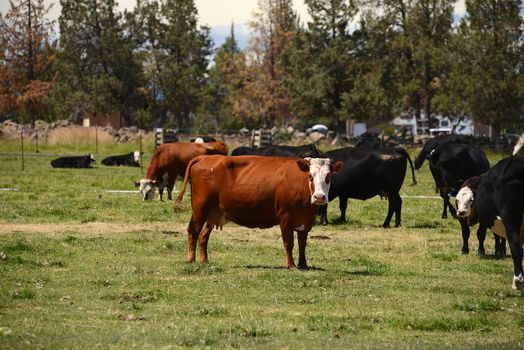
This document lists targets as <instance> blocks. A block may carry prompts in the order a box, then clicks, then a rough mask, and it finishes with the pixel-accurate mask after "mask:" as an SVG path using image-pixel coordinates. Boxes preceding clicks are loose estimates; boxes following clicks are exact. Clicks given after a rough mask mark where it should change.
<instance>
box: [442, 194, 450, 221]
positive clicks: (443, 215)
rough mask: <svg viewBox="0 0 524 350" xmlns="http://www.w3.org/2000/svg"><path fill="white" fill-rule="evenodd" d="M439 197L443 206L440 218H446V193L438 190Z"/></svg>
mask: <svg viewBox="0 0 524 350" xmlns="http://www.w3.org/2000/svg"><path fill="white" fill-rule="evenodd" d="M440 197H442V203H443V204H444V207H443V208H442V214H441V217H442V219H447V218H448V202H447V201H446V198H447V194H445V193H444V192H443V191H440Z"/></svg>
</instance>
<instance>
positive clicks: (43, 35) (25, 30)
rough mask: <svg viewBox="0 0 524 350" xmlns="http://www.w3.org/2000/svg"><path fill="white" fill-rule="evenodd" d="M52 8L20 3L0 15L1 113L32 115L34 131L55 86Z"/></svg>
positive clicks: (30, 0) (18, 116) (31, 1)
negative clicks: (37, 119) (48, 16)
mask: <svg viewBox="0 0 524 350" xmlns="http://www.w3.org/2000/svg"><path fill="white" fill-rule="evenodd" d="M49 9H50V7H46V6H44V2H43V0H36V1H35V0H20V1H13V2H10V8H9V10H8V12H7V13H6V14H5V16H1V15H0V32H1V33H2V35H1V36H0V114H8V115H12V116H13V117H15V119H18V120H19V121H22V120H23V117H24V116H29V120H30V122H31V126H32V127H33V128H34V124H35V120H36V118H37V116H40V117H45V115H44V112H45V111H46V110H47V109H48V107H49V102H48V97H49V92H50V90H51V89H52V87H53V84H54V76H53V70H52V62H53V59H54V49H53V47H52V45H51V43H50V35H51V34H52V26H53V23H52V21H49V20H48V19H47V18H46V16H47V14H48V12H49Z"/></svg>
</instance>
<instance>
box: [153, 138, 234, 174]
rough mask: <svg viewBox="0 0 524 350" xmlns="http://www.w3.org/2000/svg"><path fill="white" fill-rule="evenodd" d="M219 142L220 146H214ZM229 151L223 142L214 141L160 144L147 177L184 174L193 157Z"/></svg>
mask: <svg viewBox="0 0 524 350" xmlns="http://www.w3.org/2000/svg"><path fill="white" fill-rule="evenodd" d="M214 144H217V145H219V146H220V147H218V148H214V147H213V145H214ZM224 150H225V152H226V153H227V146H225V144H224V143H223V142H212V143H207V144H201V143H194V142H174V143H164V144H162V145H160V146H159V147H158V148H157V149H156V150H155V152H154V153H153V157H152V158H151V163H150V164H149V168H148V170H147V175H146V178H147V179H154V178H158V177H161V176H162V175H163V174H165V173H166V172H171V173H176V174H180V175H183V174H184V172H185V170H186V167H187V165H188V163H189V161H190V160H191V159H193V158H194V157H196V156H199V155H204V154H212V153H221V152H224Z"/></svg>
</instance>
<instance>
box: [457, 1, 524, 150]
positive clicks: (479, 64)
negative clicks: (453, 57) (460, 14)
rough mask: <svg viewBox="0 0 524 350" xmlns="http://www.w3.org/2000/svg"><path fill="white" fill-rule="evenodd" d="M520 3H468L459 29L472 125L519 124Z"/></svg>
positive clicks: (522, 98)
mask: <svg viewBox="0 0 524 350" xmlns="http://www.w3.org/2000/svg"><path fill="white" fill-rule="evenodd" d="M521 6H522V1H519V0H494V1H479V0H468V1H466V10H467V14H466V16H465V18H464V19H463V21H462V23H461V26H460V34H461V44H462V45H463V47H464V51H463V54H464V55H465V56H464V59H463V62H464V64H465V65H464V66H463V69H464V70H465V71H466V72H467V73H468V74H467V76H466V79H465V89H466V94H467V100H468V105H469V109H470V111H471V113H472V116H473V118H474V119H475V120H476V121H480V122H484V123H486V124H489V125H492V126H493V137H494V139H495V140H498V137H499V134H500V131H501V129H502V128H504V127H505V128H510V129H513V128H516V127H518V126H519V125H520V126H521V125H523V118H522V106H523V105H524V88H523V85H522V80H521V79H522V74H523V73H522V62H523V61H522V57H523V51H522V46H523V45H522V44H523V42H522V40H523V39H522V34H523V33H522V24H523V22H522V17H521V16H520V9H521Z"/></svg>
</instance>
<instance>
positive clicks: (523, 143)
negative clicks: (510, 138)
mask: <svg viewBox="0 0 524 350" xmlns="http://www.w3.org/2000/svg"><path fill="white" fill-rule="evenodd" d="M522 146H524V134H522V135H520V138H519V140H518V141H517V144H516V145H515V147H514V148H513V155H514V156H516V155H517V153H519V151H520V150H521V149H522Z"/></svg>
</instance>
